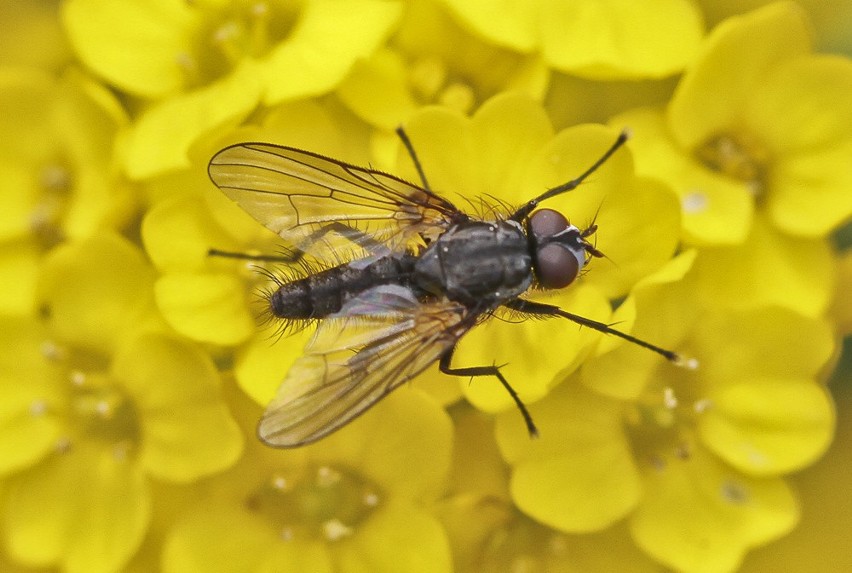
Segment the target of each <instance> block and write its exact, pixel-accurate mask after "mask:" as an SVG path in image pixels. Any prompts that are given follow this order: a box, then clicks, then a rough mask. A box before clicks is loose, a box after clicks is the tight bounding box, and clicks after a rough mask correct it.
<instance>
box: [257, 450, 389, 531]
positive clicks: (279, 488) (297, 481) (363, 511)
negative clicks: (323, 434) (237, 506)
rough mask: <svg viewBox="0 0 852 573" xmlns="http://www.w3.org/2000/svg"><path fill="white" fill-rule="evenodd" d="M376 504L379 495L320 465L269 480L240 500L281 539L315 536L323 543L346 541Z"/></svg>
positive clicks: (351, 475) (353, 476) (357, 479)
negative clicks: (275, 529)
mask: <svg viewBox="0 0 852 573" xmlns="http://www.w3.org/2000/svg"><path fill="white" fill-rule="evenodd" d="M380 502H381V496H380V493H379V490H378V489H377V488H376V487H375V486H374V485H373V484H372V483H371V482H369V481H368V480H366V479H364V478H363V477H362V476H361V475H360V474H358V473H356V472H354V471H350V470H348V469H345V468H337V467H332V466H326V465H323V466H318V467H310V468H308V469H307V470H305V471H304V472H299V473H298V474H292V475H289V474H285V473H278V474H275V475H272V476H271V477H270V478H269V479H268V480H267V481H266V482H264V483H263V484H261V485H260V487H258V488H257V489H256V490H255V491H254V492H253V493H252V494H251V495H250V496H249V498H248V499H247V500H246V504H247V505H248V507H249V509H251V510H252V511H254V512H256V513H258V514H261V515H264V516H265V517H266V518H267V519H268V520H270V521H271V522H272V523H274V524H275V526H276V527H277V528H279V530H280V531H281V537H282V538H283V539H286V540H289V539H293V538H294V537H299V538H305V539H308V538H311V539H313V538H316V537H317V536H321V537H323V538H325V539H326V540H328V541H337V540H339V539H342V538H344V537H348V536H350V535H352V533H353V532H354V531H355V528H356V527H357V526H358V524H360V523H361V522H362V521H364V519H366V518H367V517H368V516H369V515H370V514H371V513H372V512H373V510H374V509H375V508H376V507H377V506H378V505H379V504H380Z"/></svg>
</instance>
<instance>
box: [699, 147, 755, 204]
mask: <svg viewBox="0 0 852 573" xmlns="http://www.w3.org/2000/svg"><path fill="white" fill-rule="evenodd" d="M695 156H696V158H697V159H698V160H699V161H701V163H703V164H704V165H705V166H706V167H707V168H709V169H712V170H713V171H716V172H717V173H721V174H723V175H726V176H728V177H730V178H732V179H736V180H738V181H742V182H743V183H746V184H747V185H748V188H749V190H750V191H751V192H752V193H753V194H754V196H755V197H760V195H761V194H762V193H763V190H764V189H765V187H766V171H767V168H768V166H769V160H770V156H769V150H768V149H767V148H766V147H765V146H764V145H763V144H762V143H761V142H760V141H758V140H757V138H755V137H754V136H752V135H750V134H748V133H745V132H740V133H722V134H719V135H714V136H712V137H710V138H708V139H707V140H706V141H705V142H704V143H702V144H701V145H699V146H698V147H697V148H696V149H695Z"/></svg>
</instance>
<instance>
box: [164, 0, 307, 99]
mask: <svg viewBox="0 0 852 573" xmlns="http://www.w3.org/2000/svg"><path fill="white" fill-rule="evenodd" d="M199 9H204V10H208V9H210V8H209V7H207V6H205V7H204V8H199ZM300 10H301V2H273V3H270V2H266V1H264V0H242V1H237V2H228V3H225V4H223V6H222V9H221V10H219V11H216V12H215V13H213V14H204V15H201V16H200V17H199V19H200V20H202V21H203V22H204V25H203V27H202V30H201V32H200V34H199V35H198V37H197V41H196V46H195V48H194V49H193V50H192V53H181V54H178V55H177V56H176V61H177V63H178V65H179V66H180V67H181V68H182V69H183V70H184V74H185V76H186V79H187V84H188V85H187V87H192V86H198V85H203V84H206V83H209V82H211V81H213V80H215V79H217V78H220V77H222V76H224V75H227V74H228V73H229V72H230V71H231V70H232V69H233V68H234V67H236V66H237V65H238V64H239V63H240V61H241V60H243V59H245V58H250V59H254V58H261V57H263V56H265V55H266V54H267V53H268V52H269V50H270V49H271V48H272V47H273V46H275V45H276V44H277V43H279V42H280V41H281V40H282V39H283V38H286V37H287V35H288V34H289V33H290V31H291V30H292V28H293V25H294V23H295V22H296V19H297V17H298V14H299V12H300Z"/></svg>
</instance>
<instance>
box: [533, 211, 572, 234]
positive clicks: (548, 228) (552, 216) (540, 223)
mask: <svg viewBox="0 0 852 573" xmlns="http://www.w3.org/2000/svg"><path fill="white" fill-rule="evenodd" d="M567 227H568V219H566V218H565V215H563V214H562V213H560V212H559V211H554V210H553V209H539V210H538V211H536V212H535V213H533V214H532V216H531V217H530V230H531V231H532V233H533V235H535V238H536V240H537V241H539V242H541V240H542V239H545V238H548V237H552V236H553V235H555V234H557V233H561V232H562V231H564V230H565V229H566V228H567Z"/></svg>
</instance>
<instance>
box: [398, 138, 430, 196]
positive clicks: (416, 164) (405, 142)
mask: <svg viewBox="0 0 852 573" xmlns="http://www.w3.org/2000/svg"><path fill="white" fill-rule="evenodd" d="M396 134H397V135H398V136H399V138H400V139H401V140H402V144H403V145H404V146H405V150H406V151H408V155H409V156H410V157H411V161H412V163H414V168H415V169H417V174H418V175H419V176H420V181H422V182H423V188H424V189H425V190H426V191H432V188H431V187H429V182H428V181H427V180H426V173H425V172H424V171H423V166H422V165H420V160H419V159H418V158H417V153H415V151H414V146H413V145H411V140H410V139H408V134H407V133H405V130H404V129H402V127H401V126H400V127H397V128H396Z"/></svg>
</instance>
